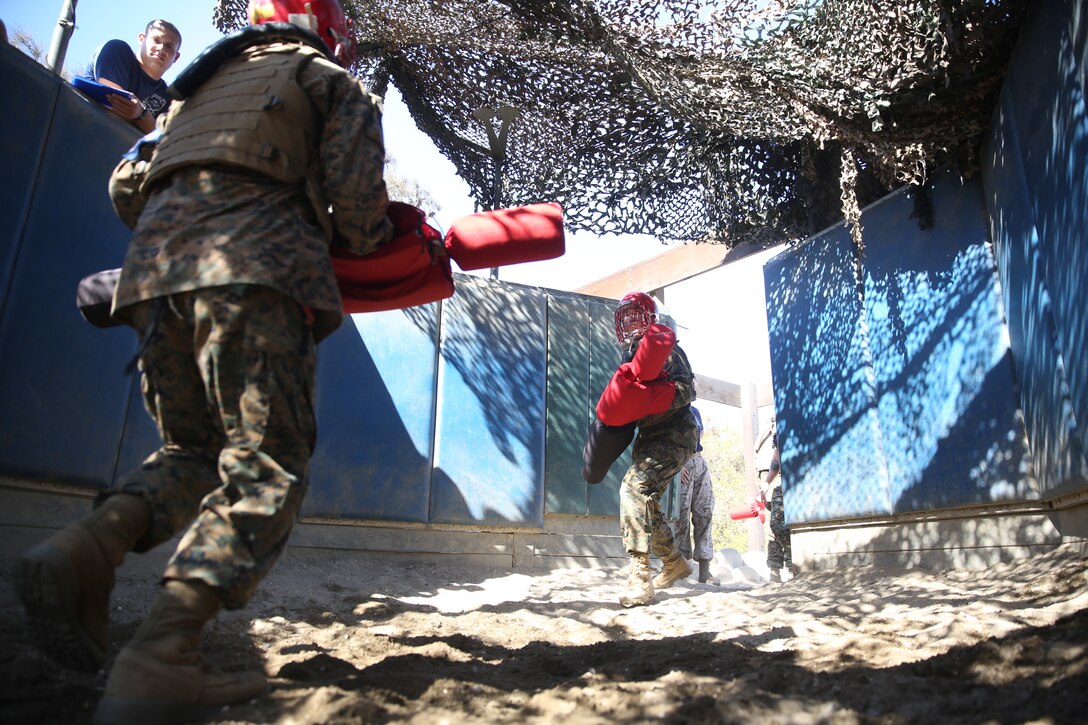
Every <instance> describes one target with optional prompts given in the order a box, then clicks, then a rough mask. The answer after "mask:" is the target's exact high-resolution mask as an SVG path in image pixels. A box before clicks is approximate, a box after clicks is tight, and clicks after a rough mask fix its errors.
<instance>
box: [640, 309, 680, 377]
mask: <svg viewBox="0 0 1088 725" xmlns="http://www.w3.org/2000/svg"><path fill="white" fill-rule="evenodd" d="M674 347H676V333H675V332H673V331H672V328H671V327H669V326H668V325H662V324H659V323H654V324H652V325H650V326H649V327H647V328H646V333H645V334H644V335H643V336H642V340H641V341H640V342H639V344H638V349H637V350H635V357H634V358H633V359H632V360H631V367H632V369H633V370H634V372H635V377H637V378H638V379H639V380H641V381H643V382H648V381H650V380H656V379H657V378H658V377H659V376H660V375H661V368H663V367H665V361H666V360H668V359H669V355H671V354H672V349H673V348H674Z"/></svg>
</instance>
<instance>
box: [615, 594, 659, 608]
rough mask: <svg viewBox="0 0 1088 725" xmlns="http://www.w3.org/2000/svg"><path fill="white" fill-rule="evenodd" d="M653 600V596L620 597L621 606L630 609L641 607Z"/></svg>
mask: <svg viewBox="0 0 1088 725" xmlns="http://www.w3.org/2000/svg"><path fill="white" fill-rule="evenodd" d="M653 601H654V598H653V597H650V598H648V599H620V606H623V607H627V608H628V609H630V608H631V607H641V606H643V605H646V604H650V603H651V602H653Z"/></svg>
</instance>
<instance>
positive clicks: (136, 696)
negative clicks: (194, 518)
mask: <svg viewBox="0 0 1088 725" xmlns="http://www.w3.org/2000/svg"><path fill="white" fill-rule="evenodd" d="M221 604H222V599H221V598H220V596H219V593H218V592H216V591H215V590H214V589H212V588H211V587H209V586H206V585H205V584H203V583H200V582H183V581H168V582H167V583H166V586H165V588H164V590H163V593H162V594H161V595H160V596H159V598H158V600H157V601H156V602H155V606H154V607H152V609H151V612H150V614H148V616H147V619H145V620H144V622H143V624H141V625H140V628H139V629H138V630H136V634H135V635H133V637H132V641H131V642H129V643H128V644H127V645H125V648H124V649H122V650H121V653H120V654H119V655H117V660H116V662H114V665H113V669H111V670H110V676H109V679H108V680H107V681H106V691H105V693H104V694H103V696H102V700H101V701H100V702H99V703H98V707H97V708H96V709H95V712H94V722H95V723H96V725H130V724H132V723H155V725H172V724H175V723H184V722H189V721H190V720H201V719H205V718H207V717H209V716H211V715H213V714H215V713H217V712H219V711H220V710H221V709H222V708H223V706H225V705H234V704H237V703H240V702H246V701H247V700H252V699H253V698H255V697H257V696H259V695H261V694H263V693H264V692H265V691H266V690H267V689H268V681H267V679H266V678H265V675H264V673H263V672H256V671H249V672H231V673H217V672H211V671H209V670H206V669H204V667H203V666H202V663H201V660H200V630H201V629H202V628H203V627H204V624H205V623H206V622H208V621H209V620H211V619H212V618H213V617H215V615H216V614H217V613H218V612H219V608H220V606H221Z"/></svg>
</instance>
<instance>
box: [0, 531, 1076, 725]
mask: <svg viewBox="0 0 1088 725" xmlns="http://www.w3.org/2000/svg"><path fill="white" fill-rule="evenodd" d="M137 559H143V561H141V562H138V563H134V561H133V560H137ZM9 566H10V556H7V555H5V557H4V558H3V561H2V562H0V567H2V568H3V573H4V581H3V584H2V586H0V604H2V605H3V607H4V611H5V612H6V613H7V614H6V616H5V617H4V619H3V623H2V632H3V639H2V641H3V643H4V647H3V649H2V653H3V654H2V667H3V685H2V692H0V694H2V700H3V703H2V710H0V712H2V720H3V722H12V723H14V722H20V723H85V722H89V721H90V713H91V712H92V710H93V708H94V704H95V702H96V700H97V698H98V697H99V696H100V694H101V691H102V688H103V686H104V683H105V676H106V675H105V672H100V673H98V674H96V675H87V674H80V673H76V672H72V671H68V670H65V669H63V668H61V667H58V666H57V665H56V664H55V663H53V662H51V661H49V660H47V659H44V658H43V657H41V656H40V655H39V654H38V653H37V651H36V650H34V649H33V648H32V647H31V645H30V643H29V642H28V640H27V638H26V635H25V632H24V626H23V621H24V620H23V614H22V610H21V608H20V607H19V606H18V604H17V602H16V600H15V597H14V594H13V592H12V589H11V586H10V583H9V577H8V576H7V574H8V567H9ZM157 566H158V562H156V561H154V560H148V558H147V557H131V556H130V557H129V561H127V562H126V564H125V566H124V567H123V568H122V569H121V570H120V572H119V578H118V586H117V589H116V590H115V595H114V599H113V628H112V635H113V653H114V654H116V651H117V649H118V648H119V647H120V646H121V644H122V643H123V642H124V641H125V640H126V639H127V638H128V637H129V636H131V635H132V633H133V631H134V630H135V628H136V626H137V623H138V622H139V620H140V618H141V617H142V616H143V615H144V614H145V613H146V612H147V610H148V608H149V606H150V602H151V600H152V599H153V597H154V596H155V593H156V592H157V585H156V583H155V579H156V577H155V570H156V568H157ZM622 581H623V579H622V575H621V573H620V572H619V571H617V570H587V569H568V570H561V571H551V572H547V571H541V572H530V573H520V572H511V571H490V570H481V569H471V568H455V567H451V566H450V565H447V564H442V565H438V564H434V563H405V562H397V561H383V560H374V559H369V558H364V557H360V556H358V555H348V554H334V553H329V552H316V551H314V550H309V551H293V550H289V551H288V552H287V554H286V555H285V557H284V559H283V560H282V561H281V562H280V565H279V566H278V567H277V569H276V570H275V571H274V572H273V574H272V575H271V576H270V577H269V578H268V579H267V580H266V581H265V582H264V584H263V585H262V587H261V589H260V590H259V591H258V593H257V595H256V597H255V599H254V600H253V601H252V602H251V604H250V606H249V607H248V608H247V609H245V610H243V611H241V612H227V613H224V614H223V615H221V616H220V617H219V618H218V619H217V620H215V622H213V623H212V624H210V625H209V627H208V628H207V629H206V636H205V642H204V656H205V659H206V661H208V662H210V663H214V664H216V665H218V666H220V667H222V668H223V669H232V668H239V667H263V668H264V669H265V671H266V672H267V673H268V675H269V677H270V678H271V683H272V689H271V692H270V693H269V695H268V696H267V697H265V698H263V699H261V700H258V701H254V702H251V703H246V704H243V705H239V706H236V707H233V708H229V709H227V710H224V711H223V712H222V713H221V715H220V716H218V717H217V718H216V719H214V720H212V722H217V723H292V724H295V723H298V724H302V723H315V724H316V723H362V722H390V721H396V722H418V723H428V724H430V723H444V722H448V723H462V722H500V723H501V722H518V723H521V722H530V723H543V722H548V723H551V722H562V723H572V722H577V723H584V722H602V723H603V722H648V721H653V720H664V721H668V722H677V723H702V722H724V723H731V722H760V723H984V722H989V723H1026V722H1032V723H1084V722H1088V559H1086V558H1085V556H1084V555H1082V554H1079V553H1077V552H1075V551H1073V550H1070V549H1058V550H1056V551H1053V552H1051V553H1048V554H1045V555H1042V556H1039V557H1036V558H1032V559H1027V560H1020V561H1016V562H1012V563H1009V564H1004V565H1000V566H996V567H993V568H992V569H990V570H988V571H984V572H944V573H935V572H922V571H908V572H898V573H892V572H883V571H878V570H873V569H855V570H845V571H834V572H824V573H817V572H811V573H802V574H801V575H800V576H799V577H797V578H796V579H794V580H793V581H789V582H786V583H783V584H764V585H759V586H752V585H750V584H744V583H728V584H724V585H721V586H712V585H703V584H698V583H696V582H694V581H685V582H681V583H679V584H677V585H676V586H674V587H671V588H670V589H668V590H666V591H664V592H660V593H659V594H658V598H657V601H656V602H655V603H653V604H652V605H651V606H646V607H640V608H635V609H630V610H627V609H623V608H622V607H620V606H619V604H618V603H617V598H618V594H619V591H620V589H621V585H622Z"/></svg>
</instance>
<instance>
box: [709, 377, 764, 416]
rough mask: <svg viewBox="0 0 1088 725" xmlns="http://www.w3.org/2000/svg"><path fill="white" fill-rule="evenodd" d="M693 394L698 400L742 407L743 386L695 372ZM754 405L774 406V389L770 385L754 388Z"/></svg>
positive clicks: (760, 406)
mask: <svg viewBox="0 0 1088 725" xmlns="http://www.w3.org/2000/svg"><path fill="white" fill-rule="evenodd" d="M695 392H696V395H698V396H699V398H698V399H699V400H709V401H711V402H713V403H721V404H723V405H731V406H733V407H734V408H741V407H743V402H744V401H743V399H742V392H743V386H741V385H738V384H737V383H730V382H728V381H726V380H719V379H718V378H712V377H710V376H709V375H702V374H700V373H698V372H697V373H695ZM755 404H756V407H759V408H762V407H763V406H765V405H774V388H773V387H772V386H771V385H770V384H764V385H757V386H756V399H755ZM696 405H698V403H696Z"/></svg>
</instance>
